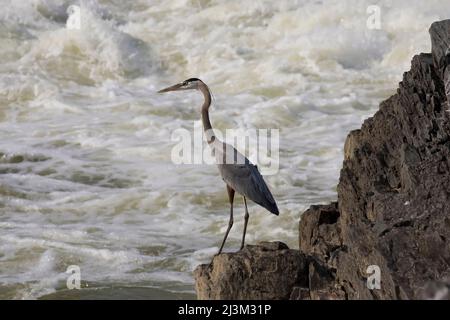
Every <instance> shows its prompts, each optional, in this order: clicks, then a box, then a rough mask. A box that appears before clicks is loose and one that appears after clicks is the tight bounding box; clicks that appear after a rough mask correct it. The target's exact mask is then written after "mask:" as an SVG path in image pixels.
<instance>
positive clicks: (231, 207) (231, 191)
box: [218, 185, 234, 254]
mask: <svg viewBox="0 0 450 320" xmlns="http://www.w3.org/2000/svg"><path fill="white" fill-rule="evenodd" d="M227 192H228V199H229V200H230V220H229V221H228V228H227V232H225V237H224V238H223V241H222V245H221V246H220V249H219V253H218V254H220V253H221V252H222V249H223V246H224V245H225V241H226V240H227V237H228V233H230V230H231V227H232V226H233V201H234V189H232V188H231V187H230V186H228V185H227Z"/></svg>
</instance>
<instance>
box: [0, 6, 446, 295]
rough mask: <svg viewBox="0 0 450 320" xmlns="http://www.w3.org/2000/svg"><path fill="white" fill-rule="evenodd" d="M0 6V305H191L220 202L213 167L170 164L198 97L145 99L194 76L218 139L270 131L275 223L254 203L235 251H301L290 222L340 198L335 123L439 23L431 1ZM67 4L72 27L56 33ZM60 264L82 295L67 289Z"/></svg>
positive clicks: (342, 132)
mask: <svg viewBox="0 0 450 320" xmlns="http://www.w3.org/2000/svg"><path fill="white" fill-rule="evenodd" d="M0 5H1V7H2V9H1V11H0V133H1V136H2V139H1V141H0V298H4V299H5V298H8V299H11V298H15V299H23V298H25V299H28V298H155V299H156V298H186V297H191V298H192V297H194V287H193V277H192V270H193V269H194V268H195V266H196V265H198V264H199V263H202V262H207V261H209V260H210V259H211V257H212V255H213V254H214V253H215V252H216V251H217V249H218V246H219V244H220V241H221V239H222V237H223V233H224V232H225V229H226V226H227V220H228V200H227V194H226V190H225V185H224V183H223V181H222V180H221V178H220V177H219V175H218V171H217V169H216V167H215V166H213V165H199V164H194V165H177V164H174V163H173V162H172V159H171V152H172V149H173V147H174V146H175V145H176V143H177V142H176V141H174V140H173V139H172V134H173V132H174V131H175V130H177V129H180V128H184V129H186V130H190V131H192V130H193V128H194V123H195V122H197V121H198V120H199V118H200V113H199V112H200V106H201V103H202V97H201V96H200V95H199V94H198V93H190V92H189V93H188V92H183V93H174V94H166V95H159V94H156V91H157V90H158V89H160V88H163V87H165V86H167V85H170V84H173V83H176V82H179V81H182V80H184V79H187V78H190V77H198V78H201V79H202V80H204V81H205V82H206V83H208V85H209V86H210V88H211V89H212V90H213V92H214V96H215V104H214V105H213V107H212V108H211V120H212V123H213V125H214V126H215V127H217V128H218V129H221V130H225V129H226V128H243V129H254V128H268V129H279V130H280V131H279V132H280V149H279V170H278V172H277V173H276V174H273V175H269V176H266V178H265V179H266V181H267V183H268V185H269V186H270V188H271V190H272V192H273V194H274V196H275V198H276V200H277V202H278V206H279V209H280V216H279V217H276V216H274V215H271V214H268V213H267V211H265V210H264V209H263V208H261V207H259V206H257V205H254V204H253V203H252V204H251V205H250V207H249V210H250V222H249V227H248V231H247V242H248V243H257V242H258V241H263V240H269V241H271V240H281V241H284V242H286V243H287V244H288V245H289V246H291V247H293V248H297V247H298V244H297V239H298V230H297V229H298V221H299V218H300V215H301V213H302V212H303V211H304V210H305V209H306V208H308V207H309V206H310V205H311V204H317V203H325V202H329V201H331V200H334V199H336V184H337V182H338V177H339V169H340V167H341V163H342V159H343V155H342V154H343V143H344V140H345V137H346V135H347V133H348V131H349V130H352V129H356V128H358V127H360V125H361V123H362V121H363V120H364V119H365V118H367V117H368V116H370V115H372V114H373V113H374V112H375V111H376V109H377V106H378V104H379V102H380V101H382V100H383V99H385V98H387V97H388V96H389V95H391V94H392V93H393V92H395V89H396V87H397V83H398V81H400V80H401V76H402V73H403V71H406V70H408V69H409V65H410V60H411V58H412V56H413V55H414V54H415V53H419V52H429V51H430V45H429V36H428V27H429V25H430V24H431V23H432V22H433V21H435V20H438V19H443V18H447V17H450V6H448V3H447V1H443V0H442V1H341V0H339V1H337V0H336V1H332V0H330V1H305V0H296V1H295V0H286V1H284V0H280V1H272V0H270V1H261V0H255V1H242V0H241V1H234V0H233V1H231V0H227V1H208V0H161V1H159V0H155V1H152V0H137V1H123V0H110V1H106V0H102V1H62V0H60V1H59V0H54V1H51V0H48V1H47V0H24V1H6V0H0ZM69 5H78V6H79V7H80V9H81V11H80V16H79V17H80V20H79V21H80V29H77V28H67V27H66V21H67V17H68V16H67V13H66V11H67V8H68V6H69ZM370 5H378V6H379V8H380V23H381V25H380V27H381V28H380V29H377V28H375V29H374V28H372V27H368V20H370V19H372V18H373V17H371V15H373V14H376V10H375V11H373V10H371V9H370V8H369V12H368V11H367V9H368V7H369V6H370ZM372 9H373V8H372ZM373 12H375V13H373ZM375 18H376V16H375ZM370 21H372V20H370ZM370 21H369V22H370ZM243 213H244V212H243V205H242V200H241V198H240V197H236V208H235V225H234V227H233V229H232V231H231V233H230V237H229V241H228V243H227V246H226V250H237V249H238V248H239V241H240V236H241V232H242V227H243ZM70 265H77V266H79V267H80V270H81V285H82V290H68V289H67V287H66V280H67V278H68V276H69V275H68V274H67V273H66V270H67V268H68V267H69V266H70Z"/></svg>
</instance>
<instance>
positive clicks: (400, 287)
mask: <svg viewBox="0 0 450 320" xmlns="http://www.w3.org/2000/svg"><path fill="white" fill-rule="evenodd" d="M430 34H431V38H432V43H433V53H432V54H431V55H430V54H420V55H418V56H415V57H414V58H413V60H412V66H411V70H410V71H409V72H407V73H405V75H404V78H403V81H402V82H401V83H400V87H399V89H398V91H397V94H395V95H394V96H392V97H391V98H389V99H388V100H386V101H384V102H383V103H381V105H380V110H379V111H378V112H377V113H376V114H375V115H374V116H373V117H372V118H369V119H367V120H366V121H365V122H364V124H363V125H362V128H361V129H360V130H355V131H353V132H351V133H350V134H349V136H348V137H347V141H346V143H345V148H344V150H345V155H344V156H345V158H344V163H343V168H342V170H341V176H340V180H339V185H338V203H339V205H338V206H337V205H336V204H333V205H331V206H314V207H312V208H311V209H309V210H308V211H307V212H306V213H305V215H303V216H302V218H301V222H300V248H301V250H303V251H304V252H305V253H307V254H316V255H317V256H318V257H319V258H320V259H322V261H323V262H324V263H325V264H326V265H327V266H328V267H329V268H335V269H336V285H338V286H341V287H342V288H343V289H344V291H345V292H346V295H347V297H348V298H349V299H361V298H364V299H408V298H409V299H414V298H420V297H422V296H421V294H420V292H422V288H423V287H425V286H427V285H428V284H429V283H434V282H435V281H439V280H440V279H444V278H446V277H448V275H449V269H450V268H449V264H450V246H449V237H450V234H449V233H450V201H449V200H450V199H449V196H450V170H449V168H450V117H449V113H448V112H447V111H446V109H447V107H446V105H447V98H446V94H445V88H444V87H445V86H444V78H443V77H444V70H446V69H447V67H448V65H449V61H448V59H447V58H446V56H447V53H448V52H446V50H447V48H448V45H447V44H448V43H450V20H446V21H442V22H437V23H434V24H433V25H432V27H431V28H430ZM337 207H339V208H337ZM324 214H325V215H330V214H331V215H333V216H334V217H337V221H335V222H334V221H333V224H332V225H331V226H330V225H326V227H324V224H323V223H320V220H321V218H320V217H321V216H323V215H324ZM322 220H323V219H322ZM336 232H337V234H336ZM302 233H303V234H302ZM338 240H339V241H342V243H341V245H337V246H336V243H338ZM370 265H377V266H379V267H380V269H381V289H380V290H376V289H375V290H369V289H368V287H367V284H366V279H367V277H368V276H369V274H367V273H366V271H367V267H368V266H370Z"/></svg>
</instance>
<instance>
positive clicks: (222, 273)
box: [194, 242, 308, 300]
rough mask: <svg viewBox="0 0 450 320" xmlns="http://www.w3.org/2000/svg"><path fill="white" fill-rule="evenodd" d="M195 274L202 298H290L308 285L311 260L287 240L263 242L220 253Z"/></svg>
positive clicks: (199, 294) (198, 290) (198, 293)
mask: <svg viewBox="0 0 450 320" xmlns="http://www.w3.org/2000/svg"><path fill="white" fill-rule="evenodd" d="M194 276H195V280H196V291H197V298H198V299H200V300H204V299H212V300H216V299H221V300H222V299H262V300H280V299H289V297H290V296H291V293H292V291H293V289H294V287H307V286H308V260H307V258H306V256H305V255H303V254H302V253H300V252H299V251H298V250H292V249H289V248H288V247H287V246H286V245H285V244H284V243H281V242H263V243H260V244H259V245H258V246H250V245H247V246H245V247H244V249H243V250H241V251H239V252H236V253H222V254H220V255H217V256H215V257H214V259H213V261H212V264H211V266H210V265H207V264H204V265H200V266H198V267H197V268H196V269H195V271H194Z"/></svg>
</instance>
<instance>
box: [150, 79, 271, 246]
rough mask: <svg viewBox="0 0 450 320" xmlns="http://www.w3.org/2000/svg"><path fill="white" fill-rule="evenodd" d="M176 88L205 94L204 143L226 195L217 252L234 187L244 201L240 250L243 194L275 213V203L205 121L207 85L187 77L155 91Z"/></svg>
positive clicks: (254, 172) (241, 157)
mask: <svg viewBox="0 0 450 320" xmlns="http://www.w3.org/2000/svg"><path fill="white" fill-rule="evenodd" d="M180 90H199V91H200V92H201V93H203V96H204V98H205V101H204V103H203V106H202V122H203V129H204V131H205V134H206V139H207V141H208V145H209V146H210V147H211V148H212V149H213V150H214V153H215V158H216V162H217V166H218V167H219V171H220V174H221V176H222V179H223V180H224V181H225V183H226V184H227V192H228V199H229V201H230V220H229V222H228V228H227V231H226V232H225V236H224V238H223V241H222V245H221V246H220V249H219V253H218V254H220V253H221V252H222V249H223V246H224V245H225V241H226V240H227V237H228V233H229V232H230V229H231V227H232V226H233V201H234V193H235V191H236V192H237V193H239V194H241V195H242V196H243V198H244V205H245V218H244V219H245V220H244V232H243V235H242V242H241V250H242V248H243V247H244V243H245V233H246V231H247V223H248V218H249V214H248V209H247V200H246V198H249V199H250V200H253V201H254V202H256V203H257V204H259V205H261V206H263V207H264V208H266V209H267V210H269V211H270V212H271V213H273V214H275V215H278V213H279V212H278V207H277V204H276V202H275V200H274V199H273V196H272V194H271V193H270V190H269V188H268V187H267V185H266V183H265V182H264V179H263V177H262V176H261V174H260V173H259V171H258V169H257V167H256V166H255V165H253V164H252V163H251V162H250V161H249V160H248V159H247V158H246V157H245V156H244V155H242V154H241V153H240V152H239V151H237V150H236V149H235V148H233V147H232V146H231V145H229V144H226V143H224V142H222V141H220V140H219V139H217V137H216V136H215V134H214V131H213V129H212V126H211V122H210V121H209V112H208V110H209V106H210V105H211V93H210V91H209V88H208V86H207V85H206V84H205V83H204V82H203V81H201V80H200V79H197V78H190V79H187V80H185V81H183V82H181V83H177V84H175V85H173V86H170V87H168V88H165V89H162V90H160V91H158V92H159V93H162V92H169V91H180Z"/></svg>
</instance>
